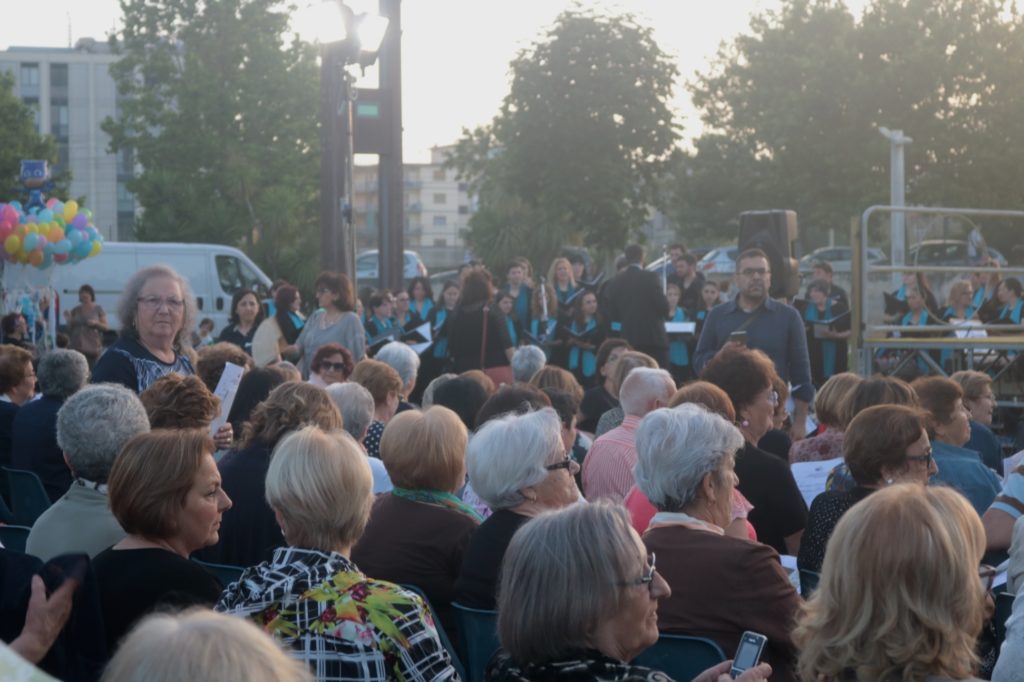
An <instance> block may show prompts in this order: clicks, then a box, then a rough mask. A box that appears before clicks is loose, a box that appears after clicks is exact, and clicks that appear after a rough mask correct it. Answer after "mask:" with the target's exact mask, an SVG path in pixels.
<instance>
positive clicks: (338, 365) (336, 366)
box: [320, 362, 345, 372]
mask: <svg viewBox="0 0 1024 682" xmlns="http://www.w3.org/2000/svg"><path fill="white" fill-rule="evenodd" d="M320 369H321V370H324V369H329V370H333V371H335V372H344V371H345V363H344V362H321V363H320Z"/></svg>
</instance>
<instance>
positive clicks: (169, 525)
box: [93, 429, 231, 653]
mask: <svg viewBox="0 0 1024 682" xmlns="http://www.w3.org/2000/svg"><path fill="white" fill-rule="evenodd" d="M213 451H214V445H213V441H212V440H211V439H210V438H209V436H207V435H206V434H205V433H204V432H202V431H198V430H196V431H187V430H178V429H175V430H173V431H172V430H160V429H158V430H155V431H151V432H149V433H143V434H140V435H138V436H136V437H135V438H133V439H132V440H130V441H129V442H128V444H127V445H125V447H124V449H123V450H122V451H121V454H119V455H118V456H117V460H116V461H115V462H114V466H113V467H112V468H111V470H110V478H109V479H108V481H107V485H108V488H109V496H110V509H111V511H112V512H113V513H114V516H115V517H116V518H117V521H118V523H120V524H121V527H122V528H124V530H125V531H126V532H127V533H128V535H127V536H126V537H125V538H124V539H123V540H121V541H120V542H118V543H117V544H116V545H114V546H113V547H111V548H110V549H107V550H105V551H103V552H101V553H100V554H98V555H97V556H96V558H95V559H94V560H93V568H94V570H95V572H96V584H97V589H98V592H99V601H100V607H101V608H100V611H101V613H102V614H103V621H104V625H105V630H106V636H107V643H108V648H109V651H110V652H111V653H113V652H114V650H115V648H116V647H117V644H118V642H119V641H120V640H121V638H122V637H123V636H124V635H126V634H127V633H128V631H129V630H131V628H132V626H133V625H134V624H135V623H136V621H138V620H139V619H140V618H142V617H143V616H144V615H146V614H147V613H149V612H151V611H153V610H155V609H159V608H167V607H175V608H184V607H188V606H192V605H198V604H205V605H207V606H212V605H213V603H214V602H215V601H217V597H219V596H220V592H221V589H222V585H221V584H220V581H219V580H217V578H215V577H214V576H213V575H211V574H210V573H208V572H207V571H206V570H205V569H204V568H203V567H201V566H200V565H198V564H196V563H194V562H192V561H189V556H190V555H191V554H192V553H193V552H195V551H196V550H198V549H200V548H202V547H206V546H208V545H212V544H213V543H215V542H217V538H218V531H219V529H220V522H221V518H222V516H223V514H224V512H226V511H227V510H229V509H230V508H231V500H230V499H229V498H228V496H227V494H226V493H225V492H224V490H223V489H222V488H221V487H220V474H219V473H218V472H217V463H216V462H215V461H214V460H213Z"/></svg>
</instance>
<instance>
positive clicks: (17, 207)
mask: <svg viewBox="0 0 1024 682" xmlns="http://www.w3.org/2000/svg"><path fill="white" fill-rule="evenodd" d="M10 205H11V206H13V207H14V208H15V210H17V211H21V210H22V208H21V202H20V201H18V200H17V199H15V200H14V201H12V202H11V204H10Z"/></svg>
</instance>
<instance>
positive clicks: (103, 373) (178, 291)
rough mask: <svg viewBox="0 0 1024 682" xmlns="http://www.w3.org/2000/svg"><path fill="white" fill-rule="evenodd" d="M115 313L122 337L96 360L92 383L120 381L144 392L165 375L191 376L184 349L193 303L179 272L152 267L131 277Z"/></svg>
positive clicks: (193, 300) (187, 337)
mask: <svg viewBox="0 0 1024 682" xmlns="http://www.w3.org/2000/svg"><path fill="white" fill-rule="evenodd" d="M117 316H118V318H119V319H120V320H121V335H120V337H119V338H118V339H117V341H115V342H114V345H112V346H111V347H110V348H108V349H107V352H106V353H104V354H103V355H102V356H100V359H99V360H98V361H97V362H96V365H95V367H93V370H92V383H94V384H99V383H107V382H110V383H115V384H121V385H122V386H126V387H128V388H130V389H131V390H133V391H135V392H136V393H142V392H143V391H145V390H146V389H147V388H149V385H150V384H151V383H153V382H154V381H156V380H157V379H159V378H160V377H162V376H164V375H165V374H170V373H171V372H176V373H178V374H195V369H194V368H193V367H192V361H191V359H190V358H189V356H188V351H189V345H190V343H189V335H190V334H191V333H192V328H193V327H194V326H195V319H196V301H195V297H193V296H192V291H191V290H190V289H189V286H188V282H187V281H185V279H184V278H183V277H182V276H181V275H179V274H178V273H177V272H175V271H174V270H172V269H171V268H169V267H167V266H166V265H151V266H149V267H146V268H143V269H141V270H139V271H138V272H137V273H135V274H134V275H132V277H131V278H130V279H129V280H128V282H127V284H125V286H124V294H123V295H122V296H121V300H120V301H119V302H118V304H117Z"/></svg>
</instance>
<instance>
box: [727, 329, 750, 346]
mask: <svg viewBox="0 0 1024 682" xmlns="http://www.w3.org/2000/svg"><path fill="white" fill-rule="evenodd" d="M729 340H730V341H732V342H733V343H742V344H743V345H744V346H745V345H747V332H745V331H742V332H733V333H732V334H729Z"/></svg>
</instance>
